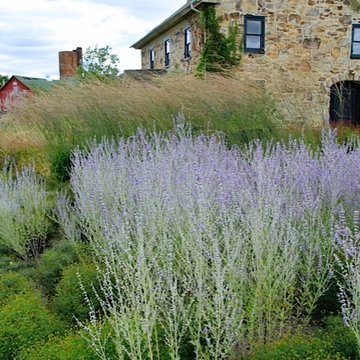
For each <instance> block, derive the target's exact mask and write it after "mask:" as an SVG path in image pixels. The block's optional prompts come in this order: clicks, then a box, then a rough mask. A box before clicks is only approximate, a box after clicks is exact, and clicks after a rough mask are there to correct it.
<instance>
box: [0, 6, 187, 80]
mask: <svg viewBox="0 0 360 360" xmlns="http://www.w3.org/2000/svg"><path fill="white" fill-rule="evenodd" d="M185 3H186V0H0V74H1V75H8V76H11V75H22V76H31V77H40V78H48V79H58V78H59V61H58V53H59V51H68V50H74V49H76V48H77V47H82V48H83V51H84V52H85V51H86V49H87V48H88V47H90V48H94V47H95V46H98V47H104V46H106V45H109V46H110V47H111V53H113V54H116V55H117V56H118V57H119V59H120V64H119V69H120V70H121V71H123V70H125V69H139V68H140V67H141V62H140V50H135V49H130V46H131V45H132V44H133V43H135V42H136V41H137V40H139V39H140V38H142V37H143V36H144V35H146V34H147V33H148V32H149V31H150V30H151V29H153V28H154V27H155V26H157V25H158V24H159V23H161V22H162V21H163V20H165V19H166V18H167V17H168V16H170V15H171V14H172V13H173V12H175V11H176V10H178V9H179V8H180V7H181V6H182V5H184V4H185Z"/></svg>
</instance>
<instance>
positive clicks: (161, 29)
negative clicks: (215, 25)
mask: <svg viewBox="0 0 360 360" xmlns="http://www.w3.org/2000/svg"><path fill="white" fill-rule="evenodd" d="M359 1H360V0H359ZM218 3H219V0H192V1H190V2H187V3H186V4H185V5H184V6H182V7H181V8H180V9H179V10H177V11H176V12H174V13H173V14H172V15H171V16H169V17H168V18H167V19H166V20H164V21H163V22H162V23H161V24H160V25H158V26H156V27H155V28H154V29H153V30H151V31H150V32H149V33H148V34H146V35H145V36H144V37H143V38H141V39H140V40H138V41H137V42H136V43H135V44H133V45H131V47H133V48H135V49H141V48H143V47H144V46H146V45H147V44H148V43H149V42H151V41H152V40H154V39H156V38H157V37H158V36H160V35H162V34H163V33H165V32H166V31H168V30H170V29H171V28H172V27H173V26H175V25H177V24H178V23H179V22H181V21H182V20H184V19H185V18H186V16H187V15H189V13H191V11H194V10H193V9H192V7H194V8H197V7H199V5H201V4H218Z"/></svg>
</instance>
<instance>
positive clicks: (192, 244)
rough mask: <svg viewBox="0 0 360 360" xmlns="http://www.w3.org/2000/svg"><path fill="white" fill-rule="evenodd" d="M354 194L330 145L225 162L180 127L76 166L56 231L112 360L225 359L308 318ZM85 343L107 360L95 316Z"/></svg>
mask: <svg viewBox="0 0 360 360" xmlns="http://www.w3.org/2000/svg"><path fill="white" fill-rule="evenodd" d="M359 182H360V152H359V151H353V152H349V151H348V149H347V148H346V147H342V146H338V145H337V143H336V139H335V138H334V134H333V133H329V134H328V135H324V139H323V144H322V149H321V151H319V152H318V153H316V154H314V153H312V152H311V151H310V150H309V149H308V148H307V147H306V146H305V144H304V143H303V142H301V141H300V142H295V141H294V142H290V143H289V145H288V146H285V145H283V144H274V145H273V146H269V147H268V148H264V147H263V146H261V144H260V143H253V144H252V145H251V146H249V148H248V149H245V150H239V149H230V150H229V149H227V148H226V146H225V145H224V144H223V143H222V142H219V141H218V140H217V139H216V138H215V137H210V138H209V137H206V136H204V135H200V136H193V135H192V134H191V133H189V132H187V131H186V130H184V129H182V128H180V129H177V130H176V131H174V133H173V134H169V135H168V136H167V137H164V136H161V135H157V134H153V135H152V136H146V135H144V134H143V133H141V132H140V133H139V134H138V135H137V136H134V137H133V138H130V139H128V140H127V141H125V140H123V139H120V140H119V141H118V142H110V143H109V142H106V141H104V142H102V144H100V145H94V146H93V148H92V150H91V151H89V152H87V153H84V152H80V151H76V152H75V153H74V157H73V169H72V173H71V185H72V189H73V191H74V201H73V203H72V204H71V203H67V201H66V199H65V198H64V197H62V198H61V200H60V202H59V206H58V212H59V221H60V223H61V224H62V226H63V230H64V233H65V234H67V235H68V238H69V239H70V240H72V241H74V242H76V241H79V240H80V238H82V239H86V241H87V242H88V243H89V245H90V247H91V249H92V250H93V252H94V254H95V261H96V262H97V265H98V271H99V277H100V278H101V281H102V285H101V286H102V294H101V295H103V296H102V299H101V305H102V307H103V309H104V316H105V317H106V318H107V323H109V324H110V325H111V327H112V329H113V340H114V343H115V344H116V349H117V358H116V359H132V360H141V359H144V360H145V359H146V360H148V359H171V360H180V359H184V356H183V355H182V354H183V353H184V351H185V349H184V348H186V347H189V346H190V347H191V349H190V352H192V356H191V357H190V358H194V359H218V360H220V359H229V358H231V356H232V355H234V351H235V350H236V349H240V351H241V350H244V349H246V348H248V345H249V343H252V344H254V343H256V342H264V341H266V340H268V339H271V338H272V337H274V336H276V335H278V334H279V333H281V332H283V331H284V330H286V326H287V324H289V323H294V321H298V320H299V319H298V318H299V317H302V318H304V317H305V318H307V319H309V318H310V316H311V312H312V311H313V309H314V306H315V305H316V303H317V301H318V299H319V297H321V296H322V295H323V294H324V292H325V291H326V289H327V287H328V285H329V281H330V276H329V270H330V269H331V266H332V264H331V262H332V261H333V258H334V239H333V238H332V236H331V234H330V229H331V222H332V219H333V216H336V214H337V211H338V206H339V204H340V203H342V205H343V206H344V207H346V208H352V207H353V204H356V203H357V201H358V199H359V194H358V193H357V192H355V190H356V189H357V187H358V184H359ZM350 194H351V196H350ZM93 315H95V313H93ZM87 330H88V333H89V341H90V342H91V344H92V345H93V347H94V349H95V351H96V352H97V353H98V354H99V356H100V357H101V358H102V359H107V358H106V356H105V355H104V352H103V350H102V349H103V346H102V344H101V341H100V339H101V336H100V332H101V322H99V321H98V320H97V319H96V317H95V316H92V317H91V326H90V325H89V326H88V327H87ZM164 351H165V353H166V355H164V356H163V355H161V354H163V352H164Z"/></svg>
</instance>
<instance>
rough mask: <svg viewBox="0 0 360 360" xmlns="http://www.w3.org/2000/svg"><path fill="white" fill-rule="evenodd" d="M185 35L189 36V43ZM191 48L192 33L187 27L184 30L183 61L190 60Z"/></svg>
mask: <svg viewBox="0 0 360 360" xmlns="http://www.w3.org/2000/svg"><path fill="white" fill-rule="evenodd" d="M187 34H189V36H190V40H189V41H188V36H187ZM191 47H192V32H191V27H190V26H188V27H187V28H186V29H185V30H184V60H189V59H191Z"/></svg>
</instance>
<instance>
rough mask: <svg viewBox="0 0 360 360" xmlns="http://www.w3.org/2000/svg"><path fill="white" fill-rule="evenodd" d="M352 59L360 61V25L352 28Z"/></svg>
mask: <svg viewBox="0 0 360 360" xmlns="http://www.w3.org/2000/svg"><path fill="white" fill-rule="evenodd" d="M351 58H352V59H360V24H353V26H352V40H351Z"/></svg>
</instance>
